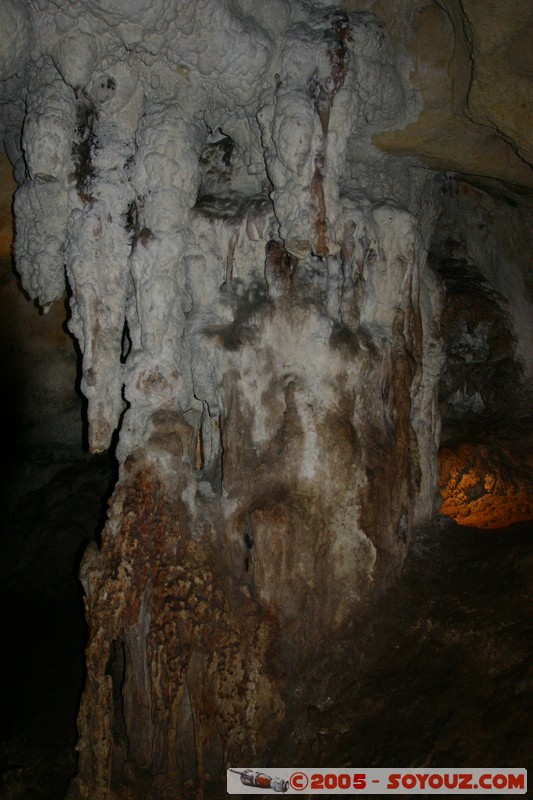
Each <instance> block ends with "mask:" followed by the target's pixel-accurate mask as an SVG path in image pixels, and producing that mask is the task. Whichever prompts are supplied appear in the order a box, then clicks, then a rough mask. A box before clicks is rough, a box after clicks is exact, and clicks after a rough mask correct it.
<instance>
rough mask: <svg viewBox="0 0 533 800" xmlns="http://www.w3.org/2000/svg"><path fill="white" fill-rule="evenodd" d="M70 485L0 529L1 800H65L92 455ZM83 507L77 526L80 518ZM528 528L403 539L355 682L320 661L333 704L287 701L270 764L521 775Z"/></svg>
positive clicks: (527, 678) (532, 682) (79, 671)
mask: <svg viewBox="0 0 533 800" xmlns="http://www.w3.org/2000/svg"><path fill="white" fill-rule="evenodd" d="M83 470H88V472H86V473H85V477H83V475H84V473H83ZM60 471H61V470H60ZM68 475H69V486H70V489H69V492H68V498H67V499H65V498H63V499H61V498H60V497H59V495H58V494H57V492H56V495H55V500H54V499H53V497H54V495H53V492H52V499H50V496H51V495H50V486H48V489H47V490H46V491H47V492H48V494H47V495H45V494H43V492H44V491H45V487H44V488H41V490H39V491H38V492H37V494H34V495H32V497H31V498H30V499H31V502H28V498H23V499H22V500H21V501H19V512H20V513H19V515H18V523H17V525H15V526H14V527H13V526H11V533H5V534H4V537H6V536H7V537H8V538H7V539H4V541H5V542H7V545H6V547H4V554H5V553H6V552H7V553H8V556H9V559H10V564H11V565H13V564H17V565H18V566H17V567H16V568H15V567H14V566H12V568H11V573H9V570H7V571H6V568H5V565H4V568H3V571H2V581H1V583H0V593H1V598H0V599H1V604H2V606H1V607H2V615H1V634H0V635H1V642H2V653H3V657H2V659H1V670H2V675H1V684H0V685H1V687H2V689H1V691H2V700H1V707H2V715H1V724H0V729H1V736H0V796H1V797H2V798H5V799H6V800H19V798H20V799H21V800H61V799H62V798H63V797H64V794H65V791H66V789H67V786H68V783H69V779H70V777H71V776H72V774H73V772H74V771H75V768H76V756H75V750H74V745H75V738H76V727H75V718H76V711H77V705H78V702H79V696H80V692H81V690H82V686H83V681H84V671H83V646H84V642H85V637H86V629H85V624H84V621H83V616H82V604H81V591H80V588H79V585H78V584H77V581H76V580H75V570H76V564H77V563H78V561H79V550H80V547H83V545H84V543H86V542H87V541H88V540H89V539H90V538H91V537H92V536H94V531H95V530H96V529H97V526H98V522H99V519H97V517H96V514H95V516H94V519H92V520H90V519H88V517H87V515H88V511H87V509H89V508H91V503H92V507H93V508H98V514H100V513H101V502H100V501H101V498H102V496H103V494H105V488H106V485H107V481H108V474H107V473H106V465H105V464H104V463H103V462H102V461H101V460H100V461H94V460H92V461H90V462H84V466H83V468H81V467H80V470H79V472H78V473H76V471H75V470H74V471H73V469H72V466H69V467H68ZM76 475H77V476H78V477H77V478H76ZM54 480H55V479H54ZM52 483H53V481H52ZM54 487H55V488H56V490H57V481H56V483H53V485H52V489H54ZM46 496H47V497H48V500H45V497H46ZM20 503H23V506H20ZM82 508H83V509H84V514H85V519H86V522H85V524H84V526H81V528H80V526H79V525H78V524H77V523H76V513H79V512H77V511H76V509H78V510H79V509H82ZM22 509H23V512H22ZM16 511H17V509H16V508H15V509H14V513H13V512H12V513H11V515H10V518H11V519H16V518H17V513H16ZM43 514H44V517H45V518H48V520H49V521H50V520H51V521H52V524H53V526H54V530H55V531H56V533H55V541H56V545H57V546H55V547H38V548H37V552H38V557H32V558H29V557H28V555H29V554H30V553H31V552H32V546H31V542H32V541H33V542H34V546H35V547H36V546H37V545H36V542H37V543H38V542H41V543H42V541H43V537H44V539H46V537H48V540H49V538H50V536H52V539H54V536H53V535H52V534H51V533H48V534H46V533H45V530H44V528H43V525H44V523H43V522H42V520H43ZM21 516H22V517H23V519H21ZM88 516H89V517H90V514H89V515H88ZM73 519H74V522H75V524H74V527H73V526H72V524H71V523H72V520H73ZM23 526H24V527H23ZM74 529H75V530H76V533H74ZM24 531H25V533H24ZM23 533H24V536H22V534H23ZM532 533H533V523H522V524H520V525H515V526H513V527H512V528H509V529H505V530H499V531H489V532H486V531H479V530H473V529H466V528H459V527H458V526H457V525H456V524H455V523H454V522H452V521H451V520H448V519H446V518H440V519H439V520H438V522H437V524H435V525H434V526H432V527H429V528H425V529H419V530H417V531H415V535H414V538H413V543H412V547H411V550H410V555H409V557H408V560H407V563H406V565H405V568H404V571H403V573H402V576H401V578H400V580H399V582H398V584H397V585H396V586H394V587H393V588H392V589H391V590H389V591H388V592H387V593H386V594H384V595H383V596H382V597H381V598H379V600H377V601H376V603H375V606H374V608H373V610H372V613H370V614H369V616H368V618H367V619H365V620H364V621H363V622H362V623H361V624H360V626H359V629H358V638H357V643H358V644H357V647H358V649H357V653H356V654H355V653H354V654H353V671H352V674H351V677H348V678H347V677H346V676H347V675H348V676H350V669H347V665H346V657H347V656H346V653H344V655H343V657H342V662H343V663H341V661H340V660H337V662H334V661H333V662H331V667H330V673H329V674H325V665H324V662H321V663H319V662H317V667H316V676H317V678H320V680H321V681H323V682H325V683H326V684H327V685H330V686H331V693H330V696H329V698H328V700H327V701H326V702H322V703H321V704H320V706H317V705H313V703H312V702H309V700H306V699H305V692H302V693H298V692H297V693H296V695H295V698H294V699H293V705H294V706H295V707H294V708H293V712H294V713H295V714H296V715H297V717H299V718H300V719H302V720H304V722H303V723H302V725H301V726H299V727H298V726H297V727H296V729H295V728H294V727H293V728H292V729H291V730H290V731H289V729H288V730H287V734H286V736H285V739H284V737H283V736H282V740H281V742H280V746H279V747H278V748H277V750H276V754H275V756H274V757H273V759H272V764H271V766H276V765H277V766H291V765H292V764H290V763H284V760H283V758H284V757H283V748H284V742H285V745H286V746H287V748H288V750H290V751H291V752H292V753H298V754H299V755H300V757H301V758H300V759H299V761H300V764H301V763H303V762H304V761H305V763H306V764H307V765H308V766H343V765H346V766H361V767H364V766H368V767H370V766H381V767H392V766H394V767H408V766H423V765H426V766H452V767H468V766H470V767H474V766H486V767H498V766H505V767H512V766H518V767H526V768H527V767H528V766H529V764H528V760H530V753H531V751H532V744H533V712H532V709H533V704H532V702H531V698H532V691H531V690H532V687H533V658H532V646H531V645H532V642H533V619H532V616H531V613H530V611H531V608H532V583H531V578H530V576H531V574H532V567H533V536H532ZM10 536H14V537H16V538H15V540H13V541H12V540H11V539H10V538H9V537H10ZM65 537H66V538H65ZM22 541H23V542H24V543H23V544H22V543H21V542H22ZM65 541H68V543H69V546H68V547H67V546H62V545H61V543H62V542H63V544H64V543H65ZM6 548H7V549H6ZM21 565H22V567H21ZM17 570H18V572H17ZM17 575H18V578H17ZM17 581H18V582H17ZM32 581H33V583H32ZM43 581H44V583H43ZM46 581H49V582H51V583H52V585H51V586H48V588H47V584H46ZM32 586H33V589H32ZM6 587H7V588H6ZM311 671H312V670H311ZM297 704H300V708H296V705H297ZM302 704H304V706H305V708H304V707H302ZM262 766H264V767H267V766H270V765H266V764H265V765H262ZM220 796H221V797H223V796H225V793H222V794H221V795H220ZM95 800H97V798H95Z"/></svg>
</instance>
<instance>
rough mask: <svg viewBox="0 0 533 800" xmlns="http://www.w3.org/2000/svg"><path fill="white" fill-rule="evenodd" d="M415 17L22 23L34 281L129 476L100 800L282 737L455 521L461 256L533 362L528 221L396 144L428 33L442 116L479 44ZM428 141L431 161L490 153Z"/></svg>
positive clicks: (155, 792) (94, 784) (88, 794)
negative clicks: (443, 443)
mask: <svg viewBox="0 0 533 800" xmlns="http://www.w3.org/2000/svg"><path fill="white" fill-rule="evenodd" d="M378 5H379V4H377V5H376V8H377V7H378ZM389 5H390V6H393V8H392V10H393V11H394V10H395V13H398V14H399V17H398V19H397V20H396V22H395V23H394V24H392V25H391V32H392V35H393V37H394V36H399V37H400V38H401V37H402V36H405V43H406V47H404V46H403V45H400V43H398V47H397V48H396V49H395V48H394V47H393V46H392V45H391V42H390V40H389V38H388V36H387V34H386V31H385V29H384V26H383V24H382V21H381V20H380V18H379V17H376V16H374V15H373V14H371V13H367V12H366V11H365V10H359V13H351V14H347V13H346V12H344V11H342V10H340V9H336V8H332V7H329V6H326V4H323V3H318V2H317V3H307V2H301V3H289V2H285V0H279V2H277V3H276V13H275V14H272V15H270V14H266V13H265V9H264V8H263V5H262V4H259V3H256V2H252V0H242V2H241V3H237V2H230V1H229V0H228V1H227V2H215V0H201V2H198V3H191V2H185V0H181V1H180V2H171V0H158V2H154V3H152V4H151V5H150V8H149V9H146V4H144V3H141V2H138V1H137V0H136V1H135V2H129V3H124V2H122V1H119V0H116V1H115V2H112V3H110V2H100V0H91V2H86V3H83V4H82V3H81V2H78V0H72V2H69V3H66V4H62V5H61V6H58V5H57V4H56V3H53V2H47V1H46V0H42V1H41V2H39V3H38V4H28V5H27V6H24V7H25V8H27V9H28V11H31V14H30V17H29V18H28V20H26V22H27V24H28V25H29V26H30V28H28V27H27V26H26V27H25V26H24V25H22V24H19V22H18V21H17V20H14V21H13V22H12V24H11V23H10V24H11V28H10V30H11V32H12V35H13V42H12V48H11V50H10V52H9V53H8V56H6V58H5V59H4V61H5V66H4V72H3V73H2V75H3V77H4V80H3V82H2V84H1V95H0V102H1V103H2V136H3V140H4V147H5V149H6V152H7V153H8V155H9V157H10V159H11V161H12V163H13V167H14V174H15V177H16V179H17V182H18V183H19V188H18V189H17V192H16V196H15V214H16V234H17V235H16V243H15V255H16V262H17V270H18V271H19V273H20V277H21V281H22V284H23V287H24V289H25V291H26V292H27V293H28V295H29V296H30V297H31V298H32V299H34V300H35V301H36V302H37V303H38V304H39V305H40V306H41V307H43V308H48V307H49V306H50V304H52V303H54V301H56V300H58V299H60V298H62V297H63V293H64V291H65V289H67V291H68V296H69V306H70V314H69V321H68V325H69V329H70V331H71V333H72V334H73V335H74V336H75V338H76V340H77V343H78V345H79V349H80V352H81V359H82V363H81V381H80V386H81V390H82V392H83V394H84V396H85V398H86V400H87V403H88V409H87V419H88V440H89V446H90V448H91V450H92V451H93V452H99V451H103V450H106V449H107V448H109V447H110V446H111V445H112V446H113V449H114V452H115V454H116V458H117V461H118V466H119V475H118V482H117V485H116V488H115V491H114V494H113V497H112V499H111V501H110V506H109V514H108V520H107V523H106V526H105V529H104V531H103V533H102V541H101V546H97V545H96V544H92V545H91V546H90V547H89V548H88V549H87V551H86V553H85V556H84V558H83V561H82V564H81V568H80V579H81V581H82V584H83V587H84V590H85V604H86V614H87V620H88V625H89V630H90V638H89V642H88V647H87V655H86V657H87V685H86V689H85V692H84V695H83V699H82V704H81V709H80V715H79V733H80V739H79V744H78V747H79V754H80V760H79V773H78V776H77V778H76V780H75V781H74V782H73V784H72V788H71V795H70V796H71V797H72V798H91V799H92V798H95V797H98V798H102V799H103V798H124V799H125V798H128V800H131V799H132V798H137V797H139V798H140V797H142V798H154V800H155V798H157V800H164V799H165V798H167V797H168V798H174V797H175V796H176V791H180V792H182V793H183V794H184V796H185V795H187V793H189V794H190V795H191V796H201V794H202V792H204V791H205V792H207V793H209V792H211V791H212V792H214V793H216V791H217V788H216V787H217V786H218V781H219V780H220V776H221V775H222V774H223V769H224V767H225V766H228V765H230V764H236V763H250V764H251V763H254V762H256V761H259V762H260V761H261V759H264V758H265V757H266V755H267V754H268V753H269V752H272V749H273V748H274V747H275V746H276V742H278V743H279V742H281V741H283V736H284V732H286V730H287V729H288V728H290V726H291V725H292V724H293V723H294V720H295V719H297V718H298V714H300V713H301V709H299V710H296V711H295V707H294V705H292V706H291V702H292V700H291V690H292V688H293V686H294V685H295V684H297V683H298V676H300V675H302V674H306V675H309V672H307V671H306V669H307V668H308V667H309V664H310V663H312V661H313V659H314V658H315V657H316V653H317V652H319V651H320V652H323V653H324V658H325V659H326V660H327V658H328V657H329V655H328V654H330V653H333V651H334V650H335V647H336V644H335V643H336V642H337V641H339V640H340V639H343V640H344V641H345V642H346V641H348V642H351V645H350V646H351V647H354V646H355V644H354V640H353V638H352V639H350V636H353V630H352V627H351V626H352V620H353V619H354V616H355V615H356V614H357V613H358V612H359V611H360V610H361V608H364V603H365V602H367V601H368V598H369V595H370V594H371V593H372V592H376V591H378V592H379V591H380V590H382V589H384V588H386V587H387V586H389V585H390V584H391V582H393V581H394V580H395V579H396V577H397V575H398V573H399V571H400V569H401V566H402V563H403V560H404V558H405V555H406V552H407V548H408V544H409V539H410V531H411V527H412V523H413V520H414V519H415V518H416V519H417V520H418V521H424V520H427V519H429V518H430V517H431V515H432V514H433V513H434V511H435V493H436V487H437V469H438V466H437V448H438V444H439V426H440V421H439V408H438V399H439V398H438V383H439V379H440V373H441V369H442V366H443V361H444V350H443V341H442V333H443V331H442V330H440V329H439V319H440V316H441V313H444V317H443V319H444V321H445V323H446V320H452V316H453V315H452V314H450V312H449V309H448V308H447V306H446V303H445V297H444V295H445V290H446V281H445V280H443V278H442V269H441V267H442V266H443V263H444V261H445V260H446V258H448V259H451V260H452V261H453V262H454V266H455V267H457V266H458V265H459V272H461V269H460V266H461V263H463V262H464V263H465V264H467V265H468V266H470V265H471V262H472V263H473V265H474V266H475V268H476V270H477V271H478V273H479V274H480V275H482V276H484V279H485V281H486V282H487V283H488V284H489V285H490V287H491V291H493V292H494V293H496V294H498V295H501V297H502V298H504V302H503V301H502V303H498V304H496V305H497V311H494V313H493V319H492V322H494V324H497V323H498V324H500V323H501V330H500V329H499V332H501V331H504V333H505V334H506V336H507V339H508V345H509V352H510V354H511V355H510V357H511V358H512V360H513V363H515V362H516V364H517V365H519V366H520V369H521V370H522V371H523V374H524V375H525V376H529V375H531V373H532V362H531V352H532V351H531V349H530V343H531V342H530V340H531V329H530V327H529V324H528V323H529V320H530V318H531V317H530V315H531V300H530V298H529V297H528V296H526V293H525V290H526V287H527V279H526V277H525V276H526V267H527V264H526V262H525V260H524V259H525V255H524V253H525V252H526V251H524V250H523V248H522V245H523V244H524V243H527V242H528V241H529V236H530V228H529V227H528V226H529V225H530V221H529V218H528V217H527V214H526V212H525V211H522V210H521V209H518V210H517V209H516V208H515V207H514V206H510V205H509V204H507V205H505V204H504V202H503V201H502V202H501V205H500V204H499V202H498V201H495V200H494V199H493V198H490V197H488V196H486V195H485V194H484V193H483V192H479V191H477V190H473V189H472V188H471V187H470V186H469V185H468V184H465V183H464V182H462V183H461V182H459V184H457V183H456V182H455V181H452V180H449V179H448V178H444V177H443V176H442V175H438V174H434V173H433V172H432V171H430V170H427V169H421V168H420V161H415V160H413V159H411V158H406V159H402V158H398V157H397V156H393V155H390V154H389V155H387V154H386V153H385V152H383V150H382V151H380V150H378V149H376V148H375V147H374V146H373V144H372V141H371V139H372V137H374V141H376V142H379V143H380V145H381V146H382V147H383V148H385V150H386V149H387V147H388V145H387V141H388V140H386V139H385V138H384V137H386V136H387V135H388V134H387V133H386V132H387V131H394V130H402V129H405V130H406V131H409V130H410V128H409V127H407V128H405V126H406V125H407V126H409V125H416V124H417V123H416V122H415V120H416V119H417V118H418V119H419V120H420V119H423V116H420V117H417V114H418V113H419V112H420V97H419V95H418V94H417V91H416V90H414V89H413V86H412V85H411V84H409V81H408V78H409V73H410V70H411V66H412V65H411V61H410V55H409V48H410V47H411V46H412V45H413V43H416V47H418V48H419V57H420V61H419V64H418V67H417V73H416V76H417V77H416V76H415V80H419V81H421V82H422V83H423V84H424V86H423V87H422V88H423V91H422V100H423V102H424V104H425V103H426V101H427V98H428V97H430V94H431V86H433V85H435V81H437V80H438V76H439V75H440V74H441V72H442V71H443V70H445V71H447V70H448V69H451V67H449V65H450V64H452V62H453V64H454V65H455V66H454V67H453V69H455V68H456V66H457V65H456V64H455V59H456V57H463V56H461V55H460V53H461V52H463V51H458V49H457V47H456V45H457V41H458V30H459V29H458V27H457V25H456V19H455V17H454V16H453V14H452V13H451V11H450V12H449V14H446V13H445V12H444V11H443V8H442V7H441V6H438V7H435V6H434V5H433V4H427V3H426V4H424V5H423V6H420V5H419V4H417V9H418V10H417V11H416V14H415V18H411V16H409V15H410V13H411V11H413V9H412V8H411V6H410V4H408V3H406V2H398V3H395V4H389ZM1 8H2V9H3V12H4V14H6V13H7V11H9V13H11V10H12V4H11V3H10V2H7V0H4V2H3V3H2V6H1ZM6 9H7V11H6ZM409 9H411V11H409ZM82 11H83V13H82ZM383 11H384V13H385V10H384V9H383ZM408 12H409V13H408ZM413 13H414V11H413ZM388 14H389V18H390V15H391V8H389V11H388ZM24 19H26V17H24ZM441 26H444V29H445V31H446V35H445V36H444V37H443V38H442V41H441V40H439V41H440V42H441V44H440V47H439V49H438V51H436V52H435V53H434V54H433V48H432V45H431V42H432V40H433V39H432V37H433V38H434V37H435V36H436V35H437V33H436V32H438V31H440V30H441ZM30 30H31V41H32V49H31V53H30V52H29V51H28V36H30V33H28V31H30ZM417 37H418V38H417ZM452 50H453V55H452V54H451V53H452ZM458 52H459V56H457V53H458ZM430 54H431V57H434V58H435V59H436V63H435V65H434V67H433V68H432V70H433V71H432V70H429V73H427V74H426V67H425V66H423V65H424V64H425V59H428V58H430ZM30 55H31V58H30ZM463 55H464V53H463ZM452 72H453V70H452ZM454 74H455V73H454ZM456 77H457V76H456ZM463 77H464V76H463ZM457 85H458V84H457V81H456V82H455V83H453V88H452V89H450V87H449V85H448V84H447V85H446V88H445V90H444V91H445V92H446V93H447V99H446V103H441V102H440V100H438V99H434V98H433V99H431V103H430V104H429V105H428V110H427V113H429V114H432V113H435V114H440V113H441V110H442V107H447V108H451V106H452V105H453V104H454V103H455V102H456V99H457V98H456V95H455V94H454V92H455V90H456V89H457ZM461 86H463V88H464V87H467V86H468V81H465V82H464V83H461ZM431 104H432V105H431ZM424 113H426V112H425V111H422V115H423V114H424ZM453 113H454V114H455V106H454V112H453ZM459 118H460V119H461V122H460V125H461V126H463V125H464V124H466V125H467V127H468V126H470V125H471V123H464V119H463V117H459V116H458V119H459ZM416 136H418V134H416ZM416 136H415V139H416ZM425 136H426V140H428V141H431V142H433V143H434V145H432V146H434V148H435V151H434V152H435V153H436V155H435V157H434V155H433V154H432V153H429V156H428V158H427V159H426V161H427V163H429V164H432V165H433V166H435V167H437V168H439V169H442V168H443V164H447V166H446V169H450V168H451V169H459V165H464V164H465V163H466V162H465V155H464V152H461V153H459V155H458V156H457V159H456V161H453V160H448V155H447V154H446V152H445V151H443V149H442V148H441V146H440V145H439V143H438V141H435V139H436V137H435V129H434V128H433V129H432V130H431V131H430V133H429V134H427V133H426V134H425ZM391 137H392V138H391V139H390V141H391V142H392V145H391V147H390V148H389V149H392V150H394V152H396V153H398V152H402V148H401V146H399V145H398V139H397V138H395V137H397V134H396V133H392V134H391ZM465 138H466V137H465ZM472 141H473V142H474V141H475V142H476V143H479V139H478V138H477V137H474V139H473V140H472ZM497 141H498V142H500V143H501V142H502V140H501V139H498V140H497ZM416 142H417V145H416V155H417V158H418V157H420V159H421V160H422V161H423V160H424V158H425V157H426V155H427V154H426V153H425V151H424V147H423V146H421V144H420V138H418V139H416ZM500 146H501V144H498V147H500ZM410 147H411V145H409V146H408V147H407V149H406V152H409V153H410V154H411V155H413V150H412V149H409V148H410ZM454 148H455V145H454V146H453V147H452V150H453V149H454ZM504 148H505V152H506V153H507V154H508V152H509V147H508V145H507V144H505V145H504ZM513 152H514V151H513ZM443 153H444V155H443ZM433 158H434V160H433V161H432V159H433ZM513 158H514V156H513ZM520 163H522V162H520ZM470 166H471V167H472V164H470ZM520 168H522V167H520ZM461 171H464V172H476V170H475V168H474V167H472V168H471V169H470V168H469V169H466V168H465V169H463V168H462V167H461ZM483 174H485V173H483ZM521 174H522V173H520V175H521ZM487 177H489V178H503V177H505V178H506V179H507V180H511V181H512V182H513V183H518V184H520V185H522V186H525V185H526V184H527V182H525V181H524V180H522V177H520V178H519V179H518V178H516V180H515V177H516V176H515V173H513V172H512V169H511V170H507V169H505V170H503V171H501V170H500V172H498V170H497V168H496V167H495V168H494V170H492V171H491V173H490V175H488V176H487ZM450 198H451V199H450ZM494 219H498V221H499V222H501V223H502V227H501V233H495V232H494V231H493V230H492V229H491V226H490V221H491V220H494ZM518 220H520V221H521V222H522V223H523V225H522V227H521V228H520V233H516V234H515V233H513V231H515V230H516V225H517V221H518ZM430 247H431V248H432V257H433V264H428V262H427V251H428V249H429V248H430ZM461 259H463V262H461ZM502 263H504V264H505V279H504V278H503V277H502V273H501V271H500V270H499V265H500V264H502ZM436 265H437V268H436V269H435V270H434V269H432V268H431V266H433V267H435V266H436ZM439 272H440V273H441V276H440V277H439V274H438V273H439ZM463 278H464V276H463ZM478 288H479V287H478ZM528 291H529V290H528ZM479 305H480V311H479V319H478V320H473V319H470V318H468V319H467V318H466V316H465V325H464V329H463V328H462V327H461V326H460V325H458V327H457V326H456V327H457V330H456V329H455V328H454V327H453V325H452V324H451V322H450V325H449V326H448V328H449V330H448V333H449V340H447V341H446V344H448V345H450V347H452V349H453V347H455V350H456V351H457V352H460V353H461V354H462V356H463V361H468V358H467V357H466V355H468V354H470V355H472V358H478V356H483V357H485V356H487V353H486V352H485V350H486V349H487V348H488V350H489V356H490V358H495V357H496V356H497V353H495V352H494V348H493V346H492V345H493V344H494V341H496V339H497V338H498V337H497V336H493V338H492V339H490V337H488V336H487V335H486V330H485V328H484V327H483V325H484V323H485V322H487V319H485V317H483V313H485V312H486V310H487V309H486V305H487V304H486V303H485V307H483V308H481V307H482V306H483V301H482V300H480V301H479ZM489 305H490V303H489ZM504 306H505V308H506V309H508V310H509V316H510V319H511V320H512V321H511V322H508V321H507V319H504V315H503V309H504ZM490 308H491V309H492V310H494V309H493V306H490ZM443 310H444V311H443ZM500 311H502V315H499V314H500ZM487 313H488V312H487ZM447 314H448V316H446V315H447ZM489 317H490V314H489ZM489 321H490V319H489ZM474 323H475V324H474ZM480 325H481V327H479V326H480ZM515 339H516V348H514V347H512V346H511V344H510V343H511V340H512V341H513V342H514V341H515ZM491 348H492V349H491ZM465 354H466V355H465ZM489 356H487V358H489ZM489 360H490V359H489ZM456 379H457V376H456V375H451V377H450V381H451V382H452V383H453V380H456ZM524 380H525V379H524ZM455 389H456V387H455V386H452V387H451V390H450V394H451V395H453V393H454V391H455ZM476 391H477V389H475V390H474V391H473V393H472V395H470V394H468V397H474V400H472V403H471V404H470V405H471V406H472V408H470V406H469V405H468V403H466V406H468V408H466V410H467V411H468V412H470V411H472V412H473V413H474V414H475V413H477V409H478V408H479V407H480V406H479V403H478V402H477V397H476ZM493 395H494V392H493ZM496 395H497V393H496ZM441 396H442V395H441ZM446 397H447V396H446ZM482 402H484V401H483V398H482ZM459 405H460V404H459ZM463 405H465V403H463ZM466 406H465V407H466ZM327 643H330V644H329V645H328V644H327ZM328 648H329V649H328ZM347 663H348V667H346V669H349V670H351V665H350V663H349V661H347ZM326 690H327V687H326V686H324V687H319V688H318V689H316V694H317V697H316V698H315V700H316V702H317V703H320V702H322V700H323V701H324V702H325V701H326V698H325V695H324V693H325V692H326ZM302 691H304V690H303V689H302ZM310 735H311V734H310ZM312 735H314V734H312ZM304 738H305V737H304ZM302 741H303V740H302ZM300 743H301V742H300ZM177 787H178V788H177ZM197 793H199V794H197Z"/></svg>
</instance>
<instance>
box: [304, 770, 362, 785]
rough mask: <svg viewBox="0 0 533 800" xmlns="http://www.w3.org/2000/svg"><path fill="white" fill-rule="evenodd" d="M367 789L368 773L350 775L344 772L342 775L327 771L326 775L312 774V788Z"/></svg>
mask: <svg viewBox="0 0 533 800" xmlns="http://www.w3.org/2000/svg"><path fill="white" fill-rule="evenodd" d="M351 788H354V789H366V775H364V774H361V775H358V774H355V775H348V773H347V772H343V773H341V774H340V775H335V774H334V773H332V772H330V773H326V774H325V775H318V774H317V775H312V776H311V789H351Z"/></svg>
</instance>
